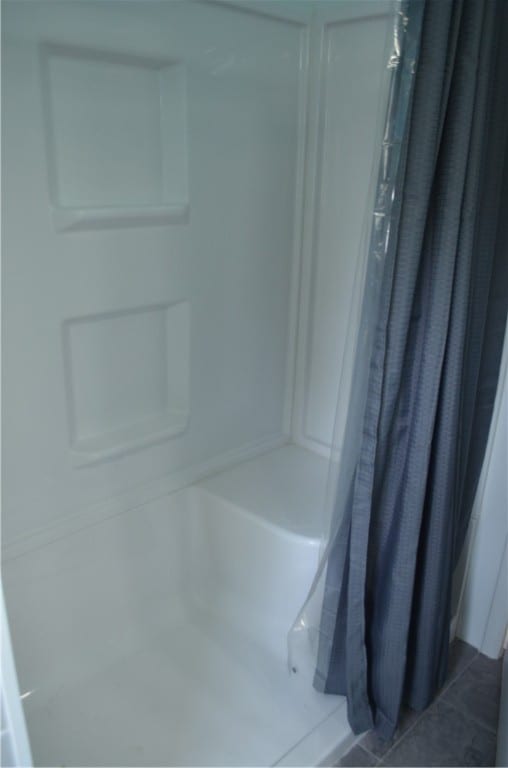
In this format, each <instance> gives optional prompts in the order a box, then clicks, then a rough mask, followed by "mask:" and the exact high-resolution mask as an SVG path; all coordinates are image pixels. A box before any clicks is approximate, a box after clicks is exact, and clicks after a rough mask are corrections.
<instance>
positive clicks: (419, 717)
mask: <svg viewBox="0 0 508 768" xmlns="http://www.w3.org/2000/svg"><path fill="white" fill-rule="evenodd" d="M479 655H480V653H479V651H477V652H476V653H475V654H474V656H472V657H471V659H470V660H469V661H468V663H467V664H466V665H465V667H464V668H463V669H461V670H460V672H458V673H457V674H456V675H455V677H453V678H451V679H450V680H449V681H448V682H447V683H446V685H444V686H443V687H442V688H441V690H440V691H439V694H438V695H437V696H436V698H435V699H434V701H433V702H432V704H431V705H430V706H428V707H427V708H426V709H424V710H423V711H422V712H421V713H420V714H419V715H418V717H417V718H416V720H415V721H414V723H413V724H412V725H410V726H409V728H408V729H407V731H404V733H402V734H401V736H400V738H399V739H397V741H395V742H394V743H393V744H392V746H391V747H390V748H389V749H388V750H387V751H386V752H385V754H384V755H382V757H381V758H379V760H378V764H381V763H384V761H385V760H386V758H387V757H388V756H389V755H390V754H391V753H392V752H393V750H394V749H395V747H397V746H398V745H399V744H400V743H401V742H402V741H404V739H405V738H406V736H407V735H408V734H409V733H411V732H412V731H413V729H414V728H416V726H417V725H418V723H419V722H420V721H421V720H422V719H423V718H424V717H425V716H426V715H427V713H428V712H430V710H431V709H432V707H433V706H434V705H435V704H436V703H437V702H438V701H439V700H440V699H441V697H442V696H444V694H445V692H446V691H447V690H448V689H449V688H450V687H451V686H452V685H453V684H454V683H456V682H457V680H459V678H461V677H462V675H463V674H464V672H465V671H466V670H467V669H469V667H470V666H471V664H472V663H473V661H474V660H475V659H476V658H477V657H478V656H479ZM462 714H463V713H462ZM366 751H368V750H366ZM369 754H371V753H369Z"/></svg>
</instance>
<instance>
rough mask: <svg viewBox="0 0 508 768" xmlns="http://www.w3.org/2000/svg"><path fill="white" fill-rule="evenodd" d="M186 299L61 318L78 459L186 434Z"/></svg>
mask: <svg viewBox="0 0 508 768" xmlns="http://www.w3.org/2000/svg"><path fill="white" fill-rule="evenodd" d="M189 345H190V305H189V303H188V302H186V301H182V302H178V303H176V304H169V305H157V306H151V307H142V308H136V309H131V310H125V311H122V312H115V313H105V314H98V315H91V316H87V317H78V318H71V319H68V320H66V321H65V322H64V325H63V352H64V371H65V384H66V393H67V404H68V418H69V435H70V447H71V453H72V458H73V462H74V464H75V465H78V466H79V465H85V464H91V463H96V462H99V461H103V460H105V459H108V458H112V457H115V456H119V455H122V454H124V453H128V452H130V451H133V450H137V449H140V448H143V447H144V446H147V445H150V444H153V443H156V442H162V441H164V440H166V439H169V438H171V437H174V436H176V435H178V434H181V433H182V432H183V431H184V430H185V428H186V426H187V422H188V419H189Z"/></svg>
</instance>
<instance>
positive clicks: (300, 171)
mask: <svg viewBox="0 0 508 768" xmlns="http://www.w3.org/2000/svg"><path fill="white" fill-rule="evenodd" d="M310 54H311V34H310V29H309V27H305V29H302V32H301V34H300V62H299V67H300V68H299V79H298V134H297V135H298V138H297V157H296V176H295V202H294V214H293V215H294V221H293V251H292V263H291V278H290V280H291V282H290V292H289V316H288V342H287V357H286V392H285V398H284V413H283V422H282V423H283V431H284V432H285V433H286V434H288V435H289V434H291V430H292V415H293V403H294V396H295V378H296V358H297V341H298V336H297V323H298V314H299V299H300V277H301V264H302V243H303V225H302V222H303V216H304V210H305V194H304V190H305V185H304V182H305V162H306V155H307V125H308V113H309V94H310Z"/></svg>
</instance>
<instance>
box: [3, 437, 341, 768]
mask: <svg viewBox="0 0 508 768" xmlns="http://www.w3.org/2000/svg"><path fill="white" fill-rule="evenodd" d="M325 473H326V462H325V461H324V460H323V459H321V458H319V457H317V456H315V455H313V454H310V453H308V452H307V451H305V450H303V449H301V448H297V447H296V446H291V445H288V446H284V447H282V448H280V449H278V450H275V451H272V452H270V453H267V454H264V455H262V456H260V457H257V458H256V459H253V460H251V461H248V462H245V463H244V464H241V465H238V466H236V467H233V468H231V469H229V470H227V471H225V472H222V473H219V474H217V475H215V476H213V477H211V478H208V479H206V480H203V481H201V482H200V483H197V484H195V485H192V486H190V487H188V488H185V489H183V490H181V491H179V492H176V493H174V494H172V495H169V496H165V497H163V498H160V499H157V500H155V501H152V502H151V503H149V504H146V505H144V506H142V507H139V508H137V509H133V510H131V511H129V512H127V513H124V514H121V515H118V516H116V517H112V518H110V519H108V520H105V521H103V522H101V523H100V524H94V525H90V526H89V527H86V528H83V529H82V530H80V531H79V532H77V533H75V534H74V535H71V536H67V537H65V538H63V539H60V540H58V541H54V542H52V543H51V544H48V545H46V546H44V547H41V548H39V549H37V550H35V551H31V552H29V553H26V554H24V555H22V556H20V557H17V558H14V559H12V560H10V561H9V562H7V563H5V565H4V583H5V589H6V593H7V594H8V595H9V597H10V600H9V601H8V609H9V619H10V624H11V629H12V635H13V641H14V648H15V655H16V662H17V668H18V675H19V679H20V686H21V695H22V699H23V705H24V709H25V713H26V718H27V724H28V730H29V735H30V741H31V746H32V751H33V754H34V761H35V764H36V765H65V766H68V765H83V766H86V765H105V766H106V765H107V766H110V765H125V766H131V765H137V766H141V765H151V766H155V765H310V764H315V765H317V764H326V763H329V762H330V761H331V760H333V759H335V758H336V757H337V756H338V755H340V754H341V752H343V751H344V750H346V749H347V748H349V746H350V744H351V743H352V740H353V737H352V734H351V732H350V730H349V727H348V726H347V722H346V710H345V706H344V700H343V699H342V697H335V696H325V695H322V694H319V693H317V692H316V691H315V690H314V689H313V688H312V685H311V682H310V680H309V679H308V678H307V677H305V676H304V675H301V674H299V673H298V671H297V672H296V673H295V672H291V671H290V669H289V667H288V663H287V632H288V628H289V627H290V626H291V623H292V621H293V620H294V618H295V616H296V613H297V611H298V609H299V607H300V604H301V602H302V599H303V597H304V596H305V593H306V590H307V589H308V586H309V584H310V582H311V580H312V577H313V574H314V571H315V568H316V564H317V559H318V555H319V533H320V530H319V528H320V517H319V504H321V502H322V494H323V492H324V486H325Z"/></svg>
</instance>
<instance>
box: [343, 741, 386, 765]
mask: <svg viewBox="0 0 508 768" xmlns="http://www.w3.org/2000/svg"><path fill="white" fill-rule="evenodd" d="M339 765H341V766H371V765H377V760H376V758H375V757H374V756H373V755H370V754H369V753H368V752H366V751H365V749H362V747H361V746H360V745H359V744H356V745H355V746H354V747H353V748H352V749H350V750H349V752H348V753H347V754H346V755H344V757H343V758H342V759H341V761H340V763H339Z"/></svg>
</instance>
